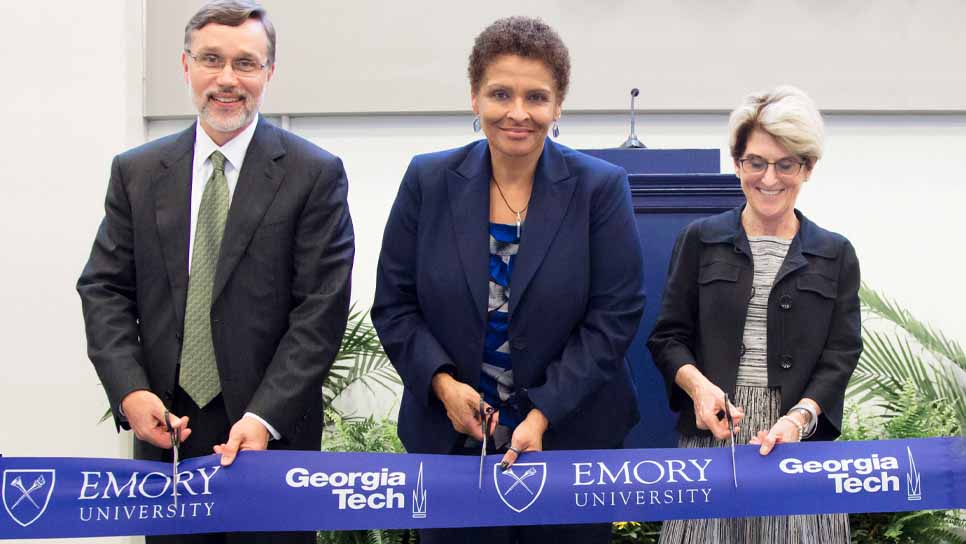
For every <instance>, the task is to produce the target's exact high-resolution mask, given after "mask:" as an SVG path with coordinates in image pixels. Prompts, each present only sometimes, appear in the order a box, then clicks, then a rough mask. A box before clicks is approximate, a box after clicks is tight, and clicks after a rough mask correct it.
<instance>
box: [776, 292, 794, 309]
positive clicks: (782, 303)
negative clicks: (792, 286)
mask: <svg viewBox="0 0 966 544" xmlns="http://www.w3.org/2000/svg"><path fill="white" fill-rule="evenodd" d="M778 306H779V307H780V308H781V309H782V310H791V309H792V297H790V296H788V295H782V298H780V299H778Z"/></svg>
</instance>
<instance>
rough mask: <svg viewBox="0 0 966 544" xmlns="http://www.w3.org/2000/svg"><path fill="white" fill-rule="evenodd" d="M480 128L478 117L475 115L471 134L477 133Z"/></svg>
mask: <svg viewBox="0 0 966 544" xmlns="http://www.w3.org/2000/svg"><path fill="white" fill-rule="evenodd" d="M480 128H481V127H480V116H478V115H477V116H476V117H474V118H473V132H479V131H480Z"/></svg>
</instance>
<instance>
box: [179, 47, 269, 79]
mask: <svg viewBox="0 0 966 544" xmlns="http://www.w3.org/2000/svg"><path fill="white" fill-rule="evenodd" d="M184 52H185V53H186V54H187V55H188V56H189V57H191V60H193V61H195V62H197V63H198V65H199V66H201V67H202V68H204V69H205V71H207V72H210V73H213V74H216V73H218V72H221V71H222V70H224V69H225V64H227V63H228V61H227V60H225V57H223V56H221V55H216V54H215V53H199V54H197V55H193V54H192V53H191V51H190V50H188V49H185V50H184ZM266 66H268V63H260V62H258V61H256V60H254V59H250V58H247V57H242V58H239V59H231V69H232V71H234V72H235V73H236V74H239V75H242V76H253V75H255V74H257V73H258V72H260V71H262V70H264V69H265V67H266Z"/></svg>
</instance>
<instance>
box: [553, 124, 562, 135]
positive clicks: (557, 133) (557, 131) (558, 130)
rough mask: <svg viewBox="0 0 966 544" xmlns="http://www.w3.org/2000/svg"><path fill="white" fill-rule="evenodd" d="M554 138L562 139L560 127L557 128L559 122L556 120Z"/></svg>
mask: <svg viewBox="0 0 966 544" xmlns="http://www.w3.org/2000/svg"><path fill="white" fill-rule="evenodd" d="M553 137H554V138H559V137H560V127H558V126H557V121H556V120H554V122H553Z"/></svg>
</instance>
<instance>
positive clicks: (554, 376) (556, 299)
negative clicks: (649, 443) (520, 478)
mask: <svg viewBox="0 0 966 544" xmlns="http://www.w3.org/2000/svg"><path fill="white" fill-rule="evenodd" d="M491 172H492V170H491V164H490V151H489V146H488V144H487V142H486V141H485V140H481V141H477V142H474V143H471V144H469V145H467V146H465V147H462V148H459V149H453V150H448V151H441V152H437V153H431V154H427V155H419V156H417V157H415V158H413V160H412V162H411V163H410V165H409V168H408V170H407V171H406V175H405V177H404V178H403V181H402V184H401V186H400V188H399V193H398V195H397V196H396V201H395V203H394V204H393V207H392V211H391V213H390V215H389V221H388V223H387V224H386V230H385V234H384V236H383V242H382V252H381V253H380V256H379V267H378V272H377V277H376V297H375V304H374V306H373V309H372V321H373V323H374V324H375V327H376V329H377V331H378V332H379V337H380V339H381V341H382V344H383V346H384V347H385V349H386V353H388V355H389V358H390V359H391V360H392V363H393V365H394V366H395V367H396V370H398V372H399V375H400V376H401V377H402V380H403V383H404V385H405V390H404V392H403V399H402V405H401V406H400V413H399V425H398V429H399V436H400V438H401V439H402V441H403V444H404V445H405V446H406V449H407V450H408V451H410V452H421V453H448V452H450V451H452V450H453V448H454V446H456V445H457V443H458V442H459V441H460V435H458V434H457V433H456V431H455V430H454V429H453V426H452V423H451V422H450V421H449V419H448V418H447V417H446V412H445V409H444V407H443V404H442V403H441V402H440V401H439V400H438V399H437V398H436V396H435V394H434V393H433V391H432V387H431V384H432V378H433V375H434V374H436V372H438V371H440V370H443V369H447V370H448V371H450V372H452V373H453V374H454V376H455V377H456V379H458V380H459V381H461V382H463V383H466V384H469V385H470V386H472V387H474V388H478V387H479V381H480V366H481V364H482V360H483V341H484V337H485V334H486V321H487V302H488V289H489V277H488V270H489V269H488V260H489V231H488V225H489V209H490V199H489V186H490V178H491ZM529 206H530V207H529V211H528V212H527V219H526V222H525V223H524V225H523V231H522V238H521V241H520V248H519V253H518V254H517V260H516V264H515V266H514V269H513V276H512V277H511V281H510V306H509V311H510V328H509V344H510V349H511V360H512V362H513V377H514V387H515V388H516V392H515V394H516V395H517V396H518V397H519V398H525V399H529V403H532V405H533V406H535V407H537V408H539V409H540V411H541V412H543V414H544V415H546V417H547V418H548V420H549V421H550V427H549V429H548V430H547V433H546V434H545V435H544V441H543V445H544V448H545V449H577V448H585V449H589V448H610V447H616V446H619V445H620V443H621V442H622V440H623V438H624V435H625V434H626V433H627V431H628V430H630V428H631V427H632V426H633V425H634V424H636V423H637V421H638V419H639V414H638V410H637V401H636V398H635V391H634V387H633V382H632V381H631V375H630V370H629V367H628V364H627V362H626V360H625V352H626V351H627V348H628V346H629V345H630V343H631V340H632V339H633V338H634V334H635V332H636V331H637V326H638V323H639V321H640V318H641V313H642V312H643V308H644V285H643V275H642V268H643V258H642V253H641V243H640V240H639V238H638V234H637V226H636V223H635V220H634V212H633V208H632V206H631V199H630V188H629V185H628V182H627V174H626V173H625V172H624V170H623V169H622V168H620V167H617V166H614V165H612V164H610V163H607V162H604V161H601V160H598V159H595V158H593V157H589V156H587V155H584V154H582V153H579V152H577V151H574V150H572V149H569V148H567V147H564V146H562V145H559V144H556V143H554V142H553V141H551V140H549V139H548V140H546V143H545V145H544V150H543V154H542V155H541V156H540V160H539V162H538V164H537V169H536V173H535V175H534V181H533V191H532V195H531V197H530V204H529Z"/></svg>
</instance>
